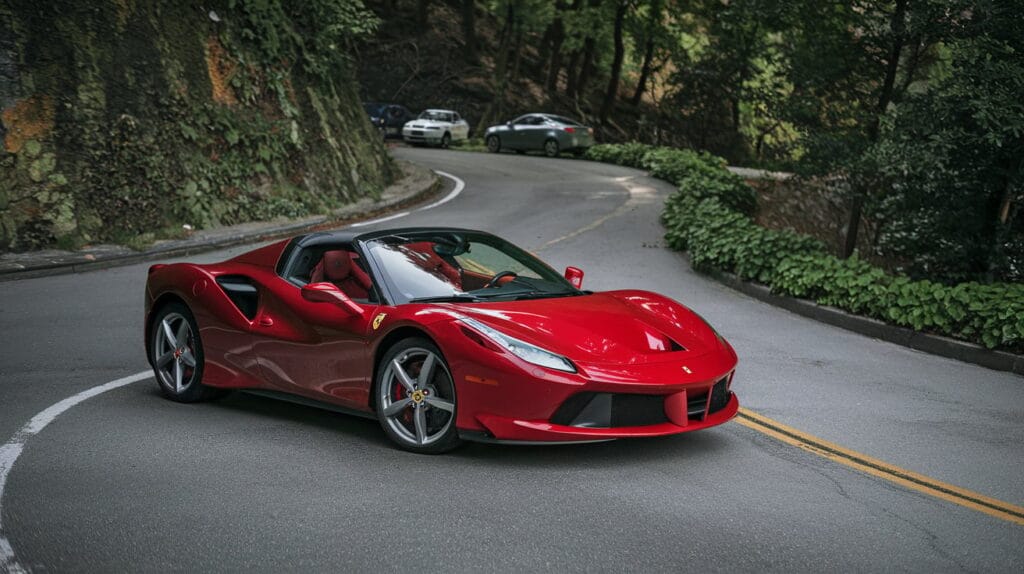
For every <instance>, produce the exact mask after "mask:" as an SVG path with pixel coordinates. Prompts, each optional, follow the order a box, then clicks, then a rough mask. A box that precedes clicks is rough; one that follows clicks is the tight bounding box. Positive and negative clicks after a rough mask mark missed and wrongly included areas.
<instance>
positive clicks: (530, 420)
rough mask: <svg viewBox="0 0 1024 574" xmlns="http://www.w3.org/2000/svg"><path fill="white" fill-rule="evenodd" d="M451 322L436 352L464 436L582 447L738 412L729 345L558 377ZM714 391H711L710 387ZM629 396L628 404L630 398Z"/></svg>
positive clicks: (688, 427)
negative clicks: (447, 373) (448, 376)
mask: <svg viewBox="0 0 1024 574" xmlns="http://www.w3.org/2000/svg"><path fill="white" fill-rule="evenodd" d="M458 325H459V324H458V323H457V322H452V323H448V324H446V325H444V326H443V327H442V326H440V325H438V327H440V328H441V329H443V330H445V331H448V329H451V331H448V332H447V333H445V334H444V335H441V336H439V337H438V340H442V341H445V343H446V344H445V345H444V349H443V350H444V353H445V355H446V357H447V358H448V361H449V365H450V368H451V372H452V376H453V377H454V379H455V385H456V394H457V397H458V405H459V408H458V411H457V413H458V414H457V419H456V426H457V428H458V429H459V433H460V436H463V437H464V438H466V439H468V440H482V441H489V442H512V443H515V442H590V441H602V440H612V439H618V438H632V437H649V436H663V435H671V434H678V433H684V432H690V431H695V430H700V429H704V428H708V427H712V426H715V425H719V424H722V423H724V422H726V421H728V420H729V419H731V418H732V417H733V416H735V415H736V412H737V410H738V408H739V401H738V399H737V398H736V396H735V395H734V394H733V393H732V388H731V387H732V375H733V372H734V371H735V368H736V354H735V352H734V351H733V350H732V348H731V347H730V346H729V345H728V344H723V345H722V347H721V348H719V349H716V350H714V351H711V352H708V353H704V354H701V355H690V354H689V353H685V352H683V353H678V359H674V360H666V361H664V362H658V363H651V364H641V365H585V364H584V365H577V367H578V369H579V372H577V373H565V372H560V371H554V370H551V369H545V368H542V367H538V366H536V365H532V364H530V363H526V362H524V361H523V360H521V359H519V358H518V357H516V356H514V355H512V354H510V353H508V352H506V351H504V350H495V349H491V348H486V347H482V346H480V345H478V344H477V343H474V342H473V341H471V340H470V339H469V338H467V337H466V336H465V335H463V334H462V333H461V332H459V330H460V327H459V326H458ZM716 385H718V388H717V391H716ZM634 399H635V400H634Z"/></svg>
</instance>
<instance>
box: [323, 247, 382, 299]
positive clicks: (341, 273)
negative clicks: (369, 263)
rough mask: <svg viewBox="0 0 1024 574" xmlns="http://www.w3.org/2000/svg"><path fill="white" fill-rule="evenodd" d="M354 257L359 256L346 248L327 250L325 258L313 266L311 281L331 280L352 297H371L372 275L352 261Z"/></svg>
mask: <svg viewBox="0 0 1024 574" xmlns="http://www.w3.org/2000/svg"><path fill="white" fill-rule="evenodd" d="M353 257H358V256H357V255H355V254H354V253H350V252H348V251H345V250H344V249H337V250H334V251H325V252H324V256H323V259H321V260H320V263H317V265H316V267H314V268H313V273H312V274H311V276H310V282H311V283H319V282H321V281H330V282H331V283H334V284H335V285H336V286H337V287H338V289H341V291H342V292H343V293H344V294H346V295H348V296H349V298H351V299H367V298H369V296H370V288H371V287H372V286H373V282H372V281H370V276H369V275H367V274H366V272H365V271H363V270H362V269H360V268H359V266H358V265H356V264H355V263H354V262H353V261H352V258H353Z"/></svg>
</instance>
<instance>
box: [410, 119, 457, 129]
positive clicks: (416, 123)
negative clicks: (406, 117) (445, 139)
mask: <svg viewBox="0 0 1024 574" xmlns="http://www.w3.org/2000/svg"><path fill="white" fill-rule="evenodd" d="M451 125H452V122H440V121H437V120H410V121H409V122H406V124H405V127H407V128H429V127H438V128H446V127H449V126H451Z"/></svg>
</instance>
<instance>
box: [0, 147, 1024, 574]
mask: <svg viewBox="0 0 1024 574" xmlns="http://www.w3.org/2000/svg"><path fill="white" fill-rule="evenodd" d="M395 154H396V155H397V156H399V157H401V158H403V159H408V160H411V161H415V162H419V163H421V164H423V165H426V166H428V167H430V168H432V169H436V170H442V171H445V172H449V173H451V174H453V175H455V176H457V177H458V178H460V179H461V180H463V181H464V182H465V189H464V190H463V191H462V193H461V194H459V195H458V196H457V197H454V198H453V199H452V200H451V201H448V202H446V203H443V204H441V205H437V206H436V207H434V208H432V209H428V210H421V211H413V212H412V213H410V214H409V215H407V216H405V217H402V218H399V219H394V220H391V221H387V222H381V223H377V224H373V225H371V226H367V227H368V228H371V227H373V226H398V225H401V226H405V225H455V226H465V227H474V228H479V229H485V230H488V231H493V232H494V233H496V234H498V235H501V236H504V237H506V238H508V239H510V240H512V241H513V242H515V243H517V244H519V245H521V246H523V247H526V248H528V249H530V250H532V251H534V252H536V253H537V254H538V255H540V256H541V257H542V258H543V259H545V260H547V261H548V262H549V263H551V264H552V265H553V266H554V267H555V268H559V269H560V268H562V267H564V266H566V265H575V266H577V267H580V268H582V269H584V270H585V271H586V274H587V275H586V279H585V283H584V284H585V286H586V287H587V288H589V289H593V290H605V289H617V288H634V287H637V288H644V289H650V290H652V291H658V292H661V293H664V294H666V295H669V296H671V297H673V298H675V299H677V300H679V301H682V302H684V303H686V304H687V305H689V306H691V307H692V308H694V309H695V310H696V311H698V312H699V313H701V314H702V315H703V316H704V317H705V318H707V319H708V320H709V321H710V322H711V323H712V324H713V325H715V327H716V328H717V329H718V330H719V331H720V332H721V333H722V334H723V335H724V336H725V337H726V338H727V339H729V341H730V342H732V344H733V346H734V347H735V348H736V350H737V352H738V354H739V356H740V367H739V370H738V372H737V375H736V379H735V383H734V387H733V388H734V389H735V391H736V392H737V394H738V395H739V398H740V402H741V404H742V405H743V406H744V407H745V408H747V409H749V410H750V411H752V412H753V413H756V414H757V415H761V416H764V417H770V419H771V420H773V421H778V422H780V423H782V424H784V425H786V426H787V427H791V428H793V429H797V430H799V431H800V432H802V433H807V434H809V435H813V436H814V437H817V438H820V439H821V440H823V441H828V442H830V443H835V444H836V445H840V446H841V447H843V448H845V449H849V450H851V451H856V452H857V453H862V454H863V455H866V456H869V457H873V458H874V459H879V460H881V461H884V462H885V463H888V464H890V465H895V466H897V467H900V468H902V469H907V470H909V471H912V472H915V473H919V474H920V475H924V476H926V477H928V478H929V479H932V480H935V481H941V482H944V483H949V484H953V485H956V486H958V487H962V488H965V489H969V490H970V491H973V492H976V493H980V494H982V495H985V496H988V497H992V498H993V499H996V500H997V501H1002V502H1004V503H1008V504H1009V505H1021V504H1024V378H1021V377H1019V376H1016V375H1012V374H1007V373H1001V372H996V371H991V370H987V369H984V368H981V367H976V366H972V365H968V364H965V363H960V362H956V361H953V360H948V359H944V358H939V357H935V356H931V355H927V354H924V353H920V352H917V351H912V350H908V349H906V348H903V347H899V346H896V345H892V344H889V343H885V342H880V341H877V340H873V339H870V338H867V337H864V336H861V335H857V334H853V333H850V332H847V331H843V330H841V329H837V328H835V327H831V326H828V325H823V324H819V323H816V322H814V321H812V320H810V319H806V318H803V317H800V316H797V315H793V314H791V313H788V312H786V311H783V310H780V309H777V308H774V307H771V306H768V305H766V304H764V303H761V302H758V301H755V300H752V299H749V298H747V297H744V296H742V295H740V294H738V293H736V292H734V291H731V290H729V289H728V288H726V287H723V286H721V285H719V284H717V283H715V282H714V281H712V280H710V279H708V278H705V277H703V276H701V275H698V274H696V273H694V272H693V271H691V270H690V268H689V265H688V264H687V262H686V260H685V257H684V256H682V255H680V254H678V253H676V252H673V251H670V250H668V249H667V248H665V247H664V246H663V241H662V234H663V229H662V228H661V226H660V224H659V223H658V215H659V213H660V211H661V206H662V203H663V201H664V199H665V197H666V196H667V195H668V194H669V193H670V192H671V188H670V187H669V186H668V185H667V184H665V183H663V182H660V181H658V180H655V179H653V178H650V177H648V176H646V175H645V174H644V173H643V172H640V171H636V170H631V169H626V168H621V167H615V166H611V165H604V164H598V163H590V162H585V161H578V160H570V159H554V160H552V159H547V158H541V157H533V156H517V155H506V154H499V155H487V154H477V153H460V152H455V151H444V150H424V149H397V150H395ZM246 249H248V248H247V247H243V248H237V249H231V250H225V251H220V252H215V253H208V254H205V255H202V256H197V257H193V258H191V259H192V260H201V261H215V260H219V259H223V258H225V257H227V256H230V255H232V254H235V253H238V252H241V251H244V250H246ZM148 265H149V263H147V264H140V265H133V266H129V267H121V268H115V269H109V270H104V271H95V272H89V273H83V274H78V275H64V276H57V277H50V278H41V279H28V280H22V281H13V282H6V283H0V334H2V335H0V337H2V338H0V342H2V344H0V441H8V440H9V437H17V436H19V435H18V433H19V429H22V428H23V426H24V425H26V423H28V422H29V420H30V419H32V418H33V417H34V416H36V415H37V413H40V412H41V411H44V410H45V409H47V408H48V407H50V406H51V405H54V404H55V403H58V402H59V401H61V400H63V399H66V398H68V397H71V396H74V395H76V394H77V393H80V392H83V391H86V390H87V389H92V388H94V387H96V386H97V385H101V384H104V383H107V382H109V381H114V380H117V379H120V378H122V377H125V376H128V375H132V374H134V373H138V372H141V371H145V370H146V369H147V368H148V366H147V364H146V361H145V357H144V352H143V348H142V347H143V342H142V333H141V330H142V328H141V321H142V304H143V301H142V293H143V286H144V283H145V275H146V273H145V270H146V268H147V267H148ZM11 440H13V439H11ZM9 444H10V443H8V445H9ZM23 446H24V448H23V450H22V451H21V452H20V457H18V458H17V460H16V462H14V463H13V465H12V466H10V468H9V469H8V470H9V471H10V472H9V474H8V475H7V480H6V483H5V484H4V483H3V481H2V478H0V492H2V499H0V512H2V514H0V524H2V529H3V530H2V533H0V534H2V536H3V538H4V539H6V540H7V541H9V544H10V549H9V554H10V555H9V556H7V558H6V562H4V560H3V549H2V548H0V570H3V569H4V568H7V569H10V570H12V571H13V570H15V569H22V568H23V569H25V570H29V571H39V572H44V571H46V572H49V571H58V572H60V571H75V572H110V571H126V570H127V571H144V572H156V571H159V572H166V571H190V572H194V571H224V572H235V571H245V572H264V571H281V570H288V571H292V570H303V571H339V570H344V571H369V570H373V571H378V570H380V571H412V570H422V571H438V570H443V571H474V572H482V571H492V570H494V571H511V570H520V571H522V570H533V571H590V572H593V571H609V572H621V571H631V572H638V571H656V572H681V571H689V570H702V571H705V570H706V571H728V572H735V571H763V570H770V571H808V570H810V571H823V570H840V569H842V570H847V571H919V572H935V571H942V572H947V571H961V570H963V571H978V572H1021V571H1024V526H1022V524H1021V521H1017V522H1014V521H1013V520H1007V519H1002V518H999V517H995V516H992V515H989V514H985V513H982V512H978V511H976V510H974V509H971V508H967V507H964V506H961V505H958V504H954V503H952V502H950V501H949V500H946V499H944V498H942V497H937V496H931V495H929V494H926V493H924V492H922V491H920V490H918V489H915V488H910V487H906V486H901V485H898V484H894V483H892V482H890V481H887V480H883V479H881V478H879V477H877V476H874V475H871V474H867V473H864V472H860V471H857V470H854V469H851V468H849V467H847V466H844V465H842V464H838V463H837V462H835V461H834V460H832V459H831V458H829V457H827V456H822V454H823V453H822V452H820V451H818V450H816V449H811V448H799V447H795V446H793V445H791V444H788V443H787V442H783V441H780V440H777V439H776V438H775V437H773V436H770V435H769V434H765V433H764V432H761V431H759V430H757V429H755V428H751V427H750V426H747V425H743V424H739V422H731V423H728V424H726V425H723V426H720V427H717V428H714V429H710V430H707V431H702V432H697V433H690V434H685V435H681V436H676V437H669V438H661V439H645V440H636V441H617V442H611V443H602V444H592V445H577V446H548V447H522V446H515V447H514V446H495V445H480V444H469V445H467V446H465V447H464V448H461V449H459V450H457V451H455V452H453V453H451V454H449V455H445V456H434V457H431V456H418V455H413V454H409V453H405V452H402V451H399V450H396V449H395V448H393V447H392V446H391V444H390V443H389V442H388V440H387V439H386V438H385V436H384V434H383V432H382V431H381V429H380V428H379V427H378V425H377V423H376V422H374V421H369V420H363V419H359V418H354V417H348V416H344V415H340V414H336V413H332V412H327V411H322V410H317V409H313V408H308V407H304V406H298V405H292V404H288V403H282V402H277V401H273V400H270V399H264V398H259V397H255V396H251V395H247V394H244V393H235V394H233V395H230V396H229V397H228V398H226V399H224V400H221V401H218V402H214V403H207V404H199V405H183V404H177V403H173V402H170V401H167V400H164V399H162V398H161V397H160V396H159V394H158V391H157V387H156V384H155V383H154V382H153V380H152V379H151V378H145V377H144V378H142V380H140V381H138V382H133V383H131V384H125V385H123V386H119V387H118V388H115V389H113V390H110V391H108V392H104V393H102V394H98V395H97V396H94V397H92V398H89V399H88V400H85V401H82V402H81V403H80V404H77V405H76V406H74V407H73V408H70V409H68V410H66V411H64V412H63V413H62V414H60V416H59V417H56V418H55V419H53V420H52V422H51V423H50V424H49V425H48V426H46V427H45V428H43V429H42V430H41V431H40V432H38V434H35V435H34V436H31V438H30V439H28V440H26V441H24V445H23ZM8 454H9V452H8ZM3 456H4V454H3V451H2V450H0V466H2V465H3V464H4V463H3V460H4V458H3ZM8 460H9V459H8ZM1022 518H1024V517H1022Z"/></svg>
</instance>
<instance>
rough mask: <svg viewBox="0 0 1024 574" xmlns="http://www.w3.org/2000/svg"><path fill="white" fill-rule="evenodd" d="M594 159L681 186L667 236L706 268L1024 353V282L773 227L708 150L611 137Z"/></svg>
mask: <svg viewBox="0 0 1024 574" xmlns="http://www.w3.org/2000/svg"><path fill="white" fill-rule="evenodd" d="M587 158H588V159H591V160H595V161H602V162H608V163H615V164H619V165H626V166H630V167H636V168H640V169H646V170H648V171H650V172H651V174H652V175H654V176H655V177H658V178H662V179H665V180H667V181H670V182H672V183H673V184H675V185H677V186H678V187H679V191H678V192H677V193H675V194H673V195H672V196H671V197H670V198H669V199H668V201H667V202H666V204H665V210H664V212H663V213H662V222H663V223H664V224H665V227H666V228H667V231H666V234H665V238H666V240H667V241H668V244H669V246H670V247H672V248H673V249H678V250H688V251H689V253H690V260H691V262H692V264H693V266H694V268H695V269H697V270H701V271H710V270H720V271H726V272H730V273H735V274H736V275H737V276H739V277H740V278H741V279H745V280H752V281H757V282H759V283H763V284H765V285H767V286H768V287H770V288H771V290H772V291H773V292H774V293H778V294H781V295H789V296H794V297H801V298H806V299H811V300H814V301H816V302H817V303H819V304H821V305H830V306H833V307H837V308H840V309H843V310H845V311H849V312H851V313H857V314H859V315H864V316H868V317H872V318H875V319H880V320H882V321H885V322H888V323H892V324H894V325H899V326H901V327H909V328H911V329H914V330H917V331H925V332H930V333H936V334H940V335H945V336H949V337H954V338H958V339H963V340H967V341H971V342H975V343H979V344H981V345H984V346H985V347H987V348H989V349H997V348H998V349H1005V350H1009V351H1013V352H1021V351H1024V285H1021V284H1019V283H991V284H981V283H977V282H966V283H960V284H957V285H944V284H941V283H936V282H933V281H928V280H913V279H910V278H908V277H905V276H900V275H892V274H889V273H886V272H885V271H883V270H882V269H880V268H878V267H876V266H874V265H872V264H870V263H868V262H866V261H864V260H862V259H859V258H857V257H856V256H854V257H850V258H847V259H840V258H838V257H835V256H834V255H831V254H829V253H828V252H827V251H826V248H825V246H824V245H823V244H822V243H821V242H819V241H818V240H816V239H814V238H811V237H808V236H806V235H801V234H797V233H794V232H791V231H780V230H772V229H766V228H763V227H761V226H759V225H757V224H756V223H754V221H753V219H751V215H753V213H754V212H755V211H756V196H755V195H754V192H753V190H752V189H751V188H750V187H749V186H748V185H746V183H745V182H743V180H742V179H740V178H739V177H737V176H735V175H733V174H731V173H729V172H728V171H727V170H726V169H725V164H724V161H723V160H722V159H721V158H717V157H715V156H712V155H710V154H707V153H698V152H693V151H690V150H682V149H670V148H659V147H654V146H647V145H643V144H637V143H630V144H604V145H598V146H595V147H593V148H591V149H590V150H589V151H588V152H587ZM723 174H725V175H723Z"/></svg>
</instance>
